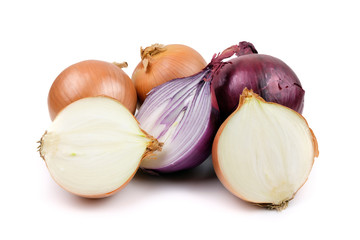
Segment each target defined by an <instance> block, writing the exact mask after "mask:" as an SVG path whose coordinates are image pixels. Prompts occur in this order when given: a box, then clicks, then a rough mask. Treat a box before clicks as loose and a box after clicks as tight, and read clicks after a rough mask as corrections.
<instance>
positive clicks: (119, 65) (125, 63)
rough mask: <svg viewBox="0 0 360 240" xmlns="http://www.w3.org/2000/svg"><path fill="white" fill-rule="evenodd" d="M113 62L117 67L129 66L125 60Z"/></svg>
mask: <svg viewBox="0 0 360 240" xmlns="http://www.w3.org/2000/svg"><path fill="white" fill-rule="evenodd" d="M113 64H114V65H115V66H117V67H119V68H127V67H128V66H129V65H128V63H127V62H121V63H118V62H113Z"/></svg>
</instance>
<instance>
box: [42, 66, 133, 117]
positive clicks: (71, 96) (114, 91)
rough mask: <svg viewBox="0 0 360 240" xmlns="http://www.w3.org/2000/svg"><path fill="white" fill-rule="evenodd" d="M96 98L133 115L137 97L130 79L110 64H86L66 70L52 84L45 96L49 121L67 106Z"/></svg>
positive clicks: (118, 68)
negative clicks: (117, 103) (113, 102)
mask: <svg viewBox="0 0 360 240" xmlns="http://www.w3.org/2000/svg"><path fill="white" fill-rule="evenodd" d="M96 96H108V97H111V98H114V99H116V100H118V101H120V102H121V103H122V104H123V105H124V106H125V107H126V108H128V109H129V111H130V112H131V113H133V114H134V113H135V109H136V104H137V96H136V90H135V86H134V84H133V82H132V81H131V79H130V78H129V76H128V75H127V74H126V73H125V72H124V71H123V70H122V69H121V68H120V67H118V66H116V65H115V64H113V63H109V62H105V61H99V60H85V61H82V62H78V63H76V64H73V65H71V66H69V67H68V68H66V69H65V70H64V71H62V72H61V73H60V74H59V76H58V77H57V78H56V79H55V81H54V82H53V84H52V86H51V88H50V91H49V95H48V107H49V113H50V117H51V120H54V118H55V117H56V115H57V114H58V113H59V111H61V110H62V109H63V108H64V107H66V106H67V105H69V104H70V103H72V102H74V101H76V100H79V99H81V98H85V97H96Z"/></svg>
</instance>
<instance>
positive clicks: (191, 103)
mask: <svg viewBox="0 0 360 240" xmlns="http://www.w3.org/2000/svg"><path fill="white" fill-rule="evenodd" d="M210 73H211V69H210V68H209V67H206V68H205V69H204V70H202V71H201V72H199V73H197V74H195V75H193V76H190V77H186V78H179V79H174V80H171V81H170V82H166V83H164V84H162V85H160V86H158V87H156V88H154V89H152V90H151V91H150V93H149V95H148V96H147V98H146V99H145V102H144V103H143V105H142V106H141V107H140V109H139V111H138V113H137V115H136V118H137V120H138V121H139V123H140V126H141V127H142V128H143V129H146V130H145V131H149V134H152V136H154V137H155V138H156V139H158V140H159V141H160V142H163V143H164V146H163V151H162V152H161V153H160V152H158V153H155V154H154V155H152V156H150V157H148V158H145V159H144V160H143V161H142V163H141V165H140V167H141V168H142V169H146V170H148V171H151V172H157V173H169V172H175V171H179V170H184V169H188V168H192V167H195V166H197V165H199V164H201V163H202V162H203V161H204V160H205V159H206V158H207V157H208V156H209V155H210V153H211V146H212V141H213V139H214V137H215V134H216V131H217V129H218V127H219V111H218V106H217V103H216V99H215V95H214V93H213V91H212V90H211V86H210V85H211V82H210V81H209V78H208V76H209V75H210Z"/></svg>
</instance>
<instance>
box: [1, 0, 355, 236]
mask: <svg viewBox="0 0 360 240" xmlns="http://www.w3.org/2000/svg"><path fill="white" fill-rule="evenodd" d="M355 4H356V1H346V0H342V1H315V0H313V1H297V2H295V1H239V0H238V1H225V0H221V1H212V0H207V1H195V0H192V1H187V0H183V1H174V2H173V1H156V0H152V1H135V0H134V1H131V0H130V1H105V0H103V1H75V0H72V1H65V0H63V1H38V0H32V1H16V0H13V1H1V3H0V35H1V37H0V43H1V44H0V81H1V85H0V104H1V108H0V111H1V117H0V123H1V124H0V139H1V145H0V146H1V152H2V154H1V157H0V158H1V165H0V184H1V185H0V186H1V188H0V194H1V197H0V201H1V204H0V219H1V220H2V221H1V222H2V223H1V224H0V239H140V238H144V239H216V238H219V239H267V238H269V239H314V238H315V237H317V238H319V237H321V239H326V238H328V237H333V239H340V238H341V239H359V237H360V234H359V231H358V228H359V224H360V221H359V215H360V208H359V201H360V194H359V191H360V190H359V184H360V173H359V172H360V157H359V149H360V144H359V143H360V141H359V137H358V136H359V133H360V132H359V120H360V118H359V114H358V113H359V109H360V108H359V101H358V93H359V87H360V77H359V73H358V71H359V53H360V51H359V45H360V38H359V35H357V34H358V32H359V22H360V17H359V11H358V10H359V8H358V7H357V6H356V5H355ZM244 40H245V41H250V42H252V43H253V44H254V45H255V47H256V48H257V50H258V51H259V52H260V53H265V54H270V55H273V56H275V57H278V58H280V59H282V60H283V61H285V62H286V63H287V64H288V65H289V66H291V67H292V69H293V70H294V71H295V72H296V74H297V75H298V77H299V78H300V80H301V82H302V85H303V88H304V89H305V91H306V98H305V108H304V112H303V115H304V116H305V118H306V119H307V120H308V122H309V125H310V127H311V128H312V129H313V130H314V132H315V135H316V136H317V139H318V142H319V150H320V156H319V158H318V159H316V162H315V164H314V167H313V170H312V172H311V174H310V177H309V179H308V181H307V183H306V184H305V185H304V187H303V188H302V189H301V190H300V191H299V192H298V194H297V195H296V197H295V199H294V200H293V201H291V202H290V204H289V207H288V208H287V209H286V210H284V211H281V212H277V211H269V210H265V209H261V208H258V207H254V206H252V205H249V204H247V203H244V202H243V201H241V200H240V199H237V198H236V197H234V196H233V195H231V194H230V193H229V192H228V191H227V190H226V189H225V188H224V187H223V186H222V185H221V184H220V182H219V181H218V180H217V178H216V176H215V175H214V172H213V170H212V165H211V162H210V160H208V161H207V162H205V163H204V164H203V165H201V166H200V167H199V168H197V169H194V170H192V171H188V172H185V173H181V174H174V176H168V177H153V176H148V175H146V174H142V173H138V174H137V175H136V176H135V178H134V179H133V180H132V181H131V182H130V184H129V185H128V186H127V187H126V188H125V189H123V190H122V191H121V192H119V193H117V194H116V195H114V196H112V197H110V198H106V199H102V200H88V199H83V198H79V197H76V196H73V195H71V194H69V193H67V192H66V191H64V190H63V189H62V188H60V187H59V186H58V185H56V184H55V183H54V181H53V180H52V179H51V177H50V175H49V173H48V171H47V169H46V166H45V164H44V162H43V160H42V159H41V158H40V157H39V154H38V153H37V151H36V148H37V143H36V142H37V141H38V140H39V139H40V137H41V135H42V134H43V132H44V131H45V130H46V128H47V127H48V126H49V125H50V118H49V115H48V108H47V94H48V91H49V88H50V86H51V84H52V81H53V80H54V79H55V78H56V76H57V75H58V74H59V73H60V72H61V71H62V70H63V69H65V68H66V67H67V66H69V65H71V64H73V63H76V62H78V61H82V60H86V59H98V60H105V61H109V62H113V61H119V62H120V61H127V62H128V63H129V67H128V68H127V69H125V72H126V73H127V74H129V75H130V76H131V74H132V71H133V70H134V68H135V66H136V64H137V63H138V62H139V60H140V56H139V48H140V46H143V47H146V46H149V45H151V44H153V43H163V44H171V43H181V44H185V45H189V46H191V47H193V48H194V49H196V50H197V51H198V52H199V53H201V54H202V55H203V57H204V58H205V59H207V61H210V59H211V57H212V55H213V54H214V53H218V52H220V51H222V50H224V49H225V48H227V47H229V46H231V45H233V44H236V43H238V42H239V41H244Z"/></svg>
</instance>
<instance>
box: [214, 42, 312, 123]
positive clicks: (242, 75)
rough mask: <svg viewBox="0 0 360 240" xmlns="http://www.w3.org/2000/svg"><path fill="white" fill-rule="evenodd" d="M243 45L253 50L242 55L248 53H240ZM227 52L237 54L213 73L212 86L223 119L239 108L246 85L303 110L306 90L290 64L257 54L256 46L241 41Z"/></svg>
mask: <svg viewBox="0 0 360 240" xmlns="http://www.w3.org/2000/svg"><path fill="white" fill-rule="evenodd" d="M240 48H242V49H244V48H247V49H249V50H251V51H246V52H245V51H244V50H242V53H240V54H244V53H245V55H240V54H238V53H237V52H239V51H240V50H239V49H240ZM226 51H227V52H233V53H236V54H237V55H238V57H236V58H233V59H231V60H229V61H227V62H223V65H222V66H221V67H220V68H218V70H217V71H216V72H214V74H213V80H212V87H213V88H214V90H215V95H216V98H217V101H218V105H219V109H220V113H221V116H222V119H225V118H226V117H227V116H229V115H230V114H231V113H232V112H233V111H234V110H235V109H236V107H237V105H238V103H239V97H240V95H241V93H242V92H243V90H244V89H245V87H246V88H248V89H252V90H253V91H254V92H255V93H257V94H259V95H260V96H261V97H262V98H264V99H265V100H266V101H268V102H275V103H279V104H281V105H283V106H286V107H289V108H292V109H293V110H295V111H297V112H298V113H302V110H303V107H304V94H305V91H304V90H303V89H302V87H301V83H300V81H299V79H298V77H297V76H296V74H295V73H294V71H293V70H292V69H291V68H290V67H289V66H288V65H286V64H285V63H284V62H283V61H281V60H280V59H278V58H275V57H272V56H269V55H264V54H257V51H256V49H255V48H254V46H253V45H252V44H251V43H247V42H241V43H240V44H239V45H235V46H232V47H230V48H228V49H227V50H225V51H224V52H226ZM224 52H223V53H222V54H224ZM239 55H240V56H239Z"/></svg>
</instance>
